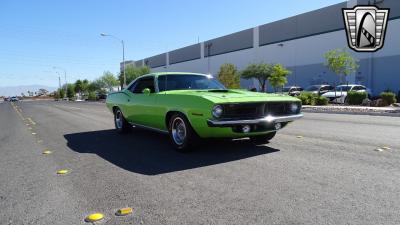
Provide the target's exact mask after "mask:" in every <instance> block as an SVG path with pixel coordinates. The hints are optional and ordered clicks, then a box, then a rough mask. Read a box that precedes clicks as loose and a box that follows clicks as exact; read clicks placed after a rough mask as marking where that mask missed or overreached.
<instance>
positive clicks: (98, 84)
mask: <svg viewBox="0 0 400 225" xmlns="http://www.w3.org/2000/svg"><path fill="white" fill-rule="evenodd" d="M102 88H106V84H105V83H104V82H103V81H102V80H101V79H96V80H94V81H92V82H90V83H89V85H88V91H89V92H90V91H98V90H100V89H102Z"/></svg>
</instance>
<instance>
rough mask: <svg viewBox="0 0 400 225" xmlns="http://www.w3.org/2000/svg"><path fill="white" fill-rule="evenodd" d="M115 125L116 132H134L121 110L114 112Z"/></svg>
mask: <svg viewBox="0 0 400 225" xmlns="http://www.w3.org/2000/svg"><path fill="white" fill-rule="evenodd" d="M114 124H115V130H116V131H117V132H118V133H120V134H124V133H128V132H130V131H131V130H132V126H131V125H130V124H129V123H128V121H127V120H126V119H125V117H124V115H123V114H122V111H121V110H120V109H119V108H117V109H115V110H114Z"/></svg>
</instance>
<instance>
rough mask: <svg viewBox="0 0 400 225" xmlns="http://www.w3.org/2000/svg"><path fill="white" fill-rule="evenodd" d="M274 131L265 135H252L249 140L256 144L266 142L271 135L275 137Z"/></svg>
mask: <svg viewBox="0 0 400 225" xmlns="http://www.w3.org/2000/svg"><path fill="white" fill-rule="evenodd" d="M275 134H276V131H274V132H271V133H268V134H265V135H260V136H253V137H250V141H251V142H252V143H253V144H256V145H262V144H266V143H268V142H269V141H270V140H271V139H272V138H273V137H275Z"/></svg>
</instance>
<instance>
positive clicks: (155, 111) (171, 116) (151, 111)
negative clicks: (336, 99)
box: [106, 72, 303, 151]
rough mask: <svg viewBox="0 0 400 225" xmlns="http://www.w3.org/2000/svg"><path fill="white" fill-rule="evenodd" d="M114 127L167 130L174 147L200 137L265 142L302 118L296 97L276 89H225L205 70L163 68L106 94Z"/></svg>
mask: <svg viewBox="0 0 400 225" xmlns="http://www.w3.org/2000/svg"><path fill="white" fill-rule="evenodd" d="M106 104H107V107H108V108H109V109H110V110H111V111H112V113H113V114H114V122H115V127H116V130H117V131H118V132H120V133H124V132H127V131H129V130H130V129H131V128H132V126H137V127H142V128H149V129H152V130H156V131H161V132H165V133H168V134H169V136H170V139H171V142H172V144H173V145H174V146H175V148H176V149H177V150H179V151H185V150H189V149H190V147H192V146H193V145H194V144H195V143H196V141H198V140H199V139H201V138H243V137H249V138H250V140H251V141H253V142H254V143H256V144H263V143H268V141H269V140H270V139H271V138H273V137H274V136H275V134H276V132H277V131H278V130H279V129H281V128H283V127H285V126H286V125H287V124H288V123H289V122H291V121H293V120H296V119H299V118H301V117H302V116H303V115H302V114H301V112H300V110H301V102H300V101H299V100H298V99H297V98H293V97H290V96H287V95H281V94H266V93H257V92H250V91H246V90H236V89H235V90H232V89H226V88H225V87H224V86H223V85H222V84H221V83H219V82H218V81H217V80H216V79H214V78H213V77H212V76H210V75H205V74H198V73H178V72H163V73H152V74H148V75H144V76H141V77H139V78H137V79H136V80H134V81H133V82H131V83H130V84H129V85H128V86H127V88H125V89H123V90H122V91H119V92H115V93H111V94H109V95H108V97H107V100H106Z"/></svg>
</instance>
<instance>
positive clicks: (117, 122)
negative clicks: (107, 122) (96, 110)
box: [115, 110, 123, 129]
mask: <svg viewBox="0 0 400 225" xmlns="http://www.w3.org/2000/svg"><path fill="white" fill-rule="evenodd" d="M122 120H123V118H122V113H121V111H120V110H118V111H117V112H116V113H115V126H116V127H117V129H122V125H123V124H122V123H123V121H122Z"/></svg>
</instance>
